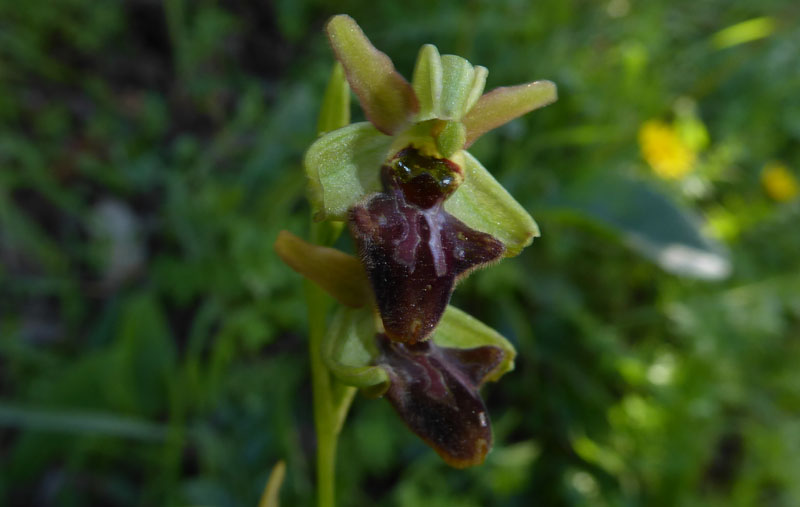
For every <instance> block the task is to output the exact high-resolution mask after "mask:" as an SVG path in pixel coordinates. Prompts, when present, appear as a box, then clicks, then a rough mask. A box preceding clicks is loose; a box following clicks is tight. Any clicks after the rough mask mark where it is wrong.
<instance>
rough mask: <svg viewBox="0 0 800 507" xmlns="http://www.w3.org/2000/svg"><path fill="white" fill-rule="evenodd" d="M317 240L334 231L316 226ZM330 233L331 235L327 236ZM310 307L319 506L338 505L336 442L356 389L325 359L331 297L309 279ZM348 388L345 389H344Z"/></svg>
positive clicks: (323, 240)
mask: <svg viewBox="0 0 800 507" xmlns="http://www.w3.org/2000/svg"><path fill="white" fill-rule="evenodd" d="M311 229H312V230H311V239H312V241H313V242H314V243H322V244H326V243H330V242H332V239H331V237H332V236H335V234H334V235H331V234H330V231H322V230H320V229H321V227H320V226H318V225H316V224H315V225H312V228H311ZM326 232H328V233H329V234H327V236H328V237H325V236H326V234H325V233H326ZM305 293H306V304H307V306H308V330H309V357H310V359H311V385H312V391H313V398H314V427H315V429H316V433H317V499H318V505H319V507H334V505H335V503H336V502H335V489H334V484H335V477H336V445H337V441H338V438H339V431H340V430H341V427H342V423H343V421H344V418H345V417H346V416H347V411H348V410H349V408H350V403H351V401H352V399H353V394H354V392H355V389H354V388H345V386H342V385H340V384H339V383H338V382H337V381H336V380H335V379H334V378H332V377H331V374H330V372H329V371H328V368H327V366H325V362H324V361H323V359H322V340H323V339H324V336H325V328H326V317H327V313H328V307H329V306H330V303H331V301H330V298H329V297H328V296H327V295H326V294H325V293H324V292H323V291H322V289H320V288H319V287H317V286H316V285H314V284H313V283H311V282H309V281H306V282H305ZM343 388H345V389H343Z"/></svg>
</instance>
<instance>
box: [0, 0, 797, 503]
mask: <svg viewBox="0 0 800 507" xmlns="http://www.w3.org/2000/svg"><path fill="white" fill-rule="evenodd" d="M339 12H345V13H349V14H351V15H352V16H353V17H355V18H356V20H357V21H358V22H359V23H360V24H361V26H362V27H363V29H364V31H365V32H366V33H367V34H368V36H369V37H370V38H371V39H372V41H373V42H374V43H375V45H376V46H377V47H379V48H381V49H382V50H384V51H385V52H386V53H388V54H389V55H390V56H391V57H392V58H393V59H394V61H395V64H396V65H397V67H398V70H400V72H401V73H403V74H404V75H406V76H408V77H410V74H411V71H412V67H413V62H414V60H415V58H416V54H417V50H418V48H419V47H420V46H421V45H422V44H424V43H429V42H430V43H434V44H436V45H437V46H438V47H439V49H440V51H441V52H442V53H453V54H458V55H462V56H464V57H467V58H468V59H469V60H470V61H472V62H473V63H475V64H479V65H484V66H486V67H488V68H489V78H488V83H487V89H491V88H493V87H495V86H501V85H508V84H516V83H521V82H526V81H530V80H533V79H551V80H553V81H555V82H556V83H557V84H558V86H559V93H560V99H559V101H558V102H557V103H556V104H554V105H551V106H549V107H547V108H545V109H543V110H540V111H537V112H534V113H532V114H530V115H528V116H526V117H524V118H523V119H520V120H517V121H514V122H512V123H510V124H508V125H506V126H504V127H502V128H500V129H498V130H496V131H493V132H492V133H490V134H488V135H486V136H485V137H484V138H482V139H481V140H480V141H479V142H478V143H476V145H475V146H474V147H473V149H472V150H471V151H472V153H473V154H475V155H476V156H477V157H478V158H479V159H480V160H481V161H482V162H483V163H484V165H486V167H488V168H489V169H490V170H491V171H492V172H493V173H494V174H495V176H496V177H497V178H498V179H499V180H500V181H501V182H502V183H503V184H505V185H506V186H507V188H508V189H509V190H510V191H511V193H512V194H513V195H514V196H515V197H516V198H517V199H518V200H519V201H520V202H521V203H522V204H523V205H524V206H525V207H526V208H527V209H529V210H530V211H531V213H532V215H533V216H534V217H535V218H536V219H537V221H538V222H539V225H540V226H541V228H542V232H543V235H542V237H541V238H540V239H537V240H536V241H535V242H534V244H533V245H532V246H531V247H530V248H528V249H527V250H526V251H525V252H524V253H523V254H522V255H520V256H519V257H517V258H514V259H511V260H507V261H504V262H502V263H501V264H499V265H497V266H494V267H492V268H490V269H487V270H485V271H482V272H480V273H477V274H475V275H473V276H472V277H470V278H469V280H467V281H466V282H464V283H463V284H462V285H461V286H460V287H459V288H458V289H457V291H456V295H455V298H454V304H455V305H456V306H459V307H461V308H463V309H465V310H467V311H469V312H470V313H472V314H474V315H475V316H476V317H478V318H480V319H481V320H483V321H484V322H486V323H488V324H489V325H491V326H493V327H495V328H496V329H498V330H500V331H501V332H502V333H503V334H504V335H505V336H507V337H508V338H509V339H510V340H512V341H513V342H514V343H515V345H516V346H517V348H518V350H519V353H520V355H519V358H518V361H517V369H516V370H515V371H514V372H512V373H510V374H508V375H507V376H506V377H505V378H503V379H502V381H501V382H499V383H497V384H492V385H489V386H487V387H486V388H485V390H484V395H485V398H486V400H487V404H488V406H489V409H490V412H491V415H492V418H493V422H494V425H495V426H494V428H495V435H496V445H495V449H494V451H493V453H492V454H491V455H490V456H489V458H488V460H487V462H486V463H485V464H484V465H483V466H481V467H478V468H474V469H470V470H466V471H457V470H452V469H449V468H447V467H446V466H445V465H444V464H443V463H442V462H441V460H440V459H439V458H438V457H437V456H436V455H435V454H434V453H433V452H432V451H431V450H430V449H429V448H427V447H426V446H425V445H424V444H423V443H422V442H421V441H419V440H418V439H417V438H416V437H414V436H413V435H412V434H411V433H410V432H409V431H407V430H406V429H405V428H404V427H403V425H402V423H401V422H400V421H399V419H397V418H396V417H395V415H394V413H393V412H392V410H391V407H390V406H389V404H388V403H387V402H386V401H384V400H367V399H363V398H359V399H357V400H356V402H355V404H354V407H353V411H352V413H351V416H350V419H349V420H348V423H347V425H346V427H345V429H344V432H343V435H342V439H341V446H340V454H339V470H338V471H339V474H338V480H337V483H338V488H339V489H338V492H337V493H338V497H339V501H340V504H341V505H342V506H362V505H364V506H365V505H389V506H418V505H425V506H434V505H435V506H483V505H508V506H528V505H532V504H537V505H592V506H593V505H598V506H603V505H614V506H617V505H619V506H638V505H648V506H651V505H655V506H660V505H664V506H668V505H703V506H708V505H711V506H714V505H719V506H722V505H725V506H728V505H737V506H738V505H741V506H744V505H748V506H749V505H767V506H784V505H785V506H796V505H800V480H798V479H799V478H800V367H798V365H800V290H798V288H800V255H798V253H800V232H798V225H800V199H798V197H797V194H798V189H797V175H798V170H799V169H800V64H799V63H798V55H800V4H798V3H797V2H796V1H795V0H764V1H762V2H752V1H750V0H703V1H688V0H686V1H667V0H662V1H655V0H653V1H647V2H644V1H634V0H610V1H597V2H593V1H578V0H571V1H570V0H542V1H538V2H526V1H523V0H503V1H478V0H474V1H456V0H451V1H443V2H428V1H422V0H404V1H403V2H361V1H358V2H357V1H345V2H332V1H323V0H274V1H272V2H270V1H258V2H256V1H252V2H251V1H246V0H224V1H223V0H220V1H209V0H194V1H189V0H166V1H164V2H160V1H156V0H124V1H123V0H120V1H98V0H59V1H53V0H28V1H26V2H14V1H12V0H1V1H0V504H2V505H37V506H38V505H41V506H49V505H59V506H61V505H63V506H73V505H74V506H77V505H120V506H127V505H142V506H145V505H147V506H149V505H215V506H250V505H255V504H256V503H257V501H258V498H259V496H260V494H261V491H262V489H263V487H264V484H265V481H266V479H267V477H268V474H269V470H270V469H271V467H272V466H273V465H274V464H275V463H276V462H277V461H278V460H279V459H284V460H286V462H287V465H288V470H287V478H286V481H285V483H284V485H283V489H282V493H281V494H282V500H283V502H284V503H285V504H286V505H311V504H312V502H313V498H314V492H313V487H314V486H313V485H314V478H313V473H314V468H313V461H314V454H313V452H314V434H313V423H312V416H311V393H310V381H309V372H308V360H307V350H306V339H305V334H306V329H307V323H306V321H305V317H304V315H305V309H304V306H303V299H302V283H301V278H300V277H299V276H298V275H296V274H295V273H293V272H292V271H291V270H289V269H288V268H287V267H286V266H284V265H283V264H282V263H281V262H280V261H279V260H278V258H277V257H276V256H275V255H274V253H273V250H272V243H273V241H274V239H275V236H276V234H277V232H278V231H279V230H280V229H289V230H291V231H293V232H295V233H297V234H300V235H304V234H305V233H306V231H307V228H308V214H309V210H308V205H307V203H306V201H305V198H304V176H303V173H302V169H301V166H300V161H301V158H302V154H303V151H304V150H305V148H306V147H307V146H308V145H309V144H310V143H311V142H312V141H313V139H314V137H315V124H316V114H317V110H318V107H319V104H320V101H321V97H322V91H323V89H324V86H325V82H326V80H327V76H328V73H329V71H330V68H331V64H332V61H333V59H332V55H331V52H330V50H329V48H328V47H327V44H326V41H325V39H324V37H323V35H322V32H321V28H322V26H323V24H324V22H325V20H326V19H327V18H328V17H329V16H330V15H332V14H335V13H339ZM354 118H355V119H356V120H357V119H359V118H363V115H362V114H361V113H360V111H358V108H357V106H354Z"/></svg>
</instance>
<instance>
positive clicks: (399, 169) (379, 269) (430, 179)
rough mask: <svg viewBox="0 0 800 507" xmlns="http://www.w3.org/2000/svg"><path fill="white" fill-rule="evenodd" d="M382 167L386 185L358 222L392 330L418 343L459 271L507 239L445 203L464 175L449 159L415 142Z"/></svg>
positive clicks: (356, 213) (353, 222)
mask: <svg viewBox="0 0 800 507" xmlns="http://www.w3.org/2000/svg"><path fill="white" fill-rule="evenodd" d="M381 170H382V177H383V184H384V191H383V192H382V193H380V194H376V195H374V196H373V197H372V198H370V199H369V200H367V201H366V202H365V203H363V204H360V205H356V206H354V207H353V208H352V209H351V210H350V219H349V222H350V230H351V232H352V234H353V236H354V238H355V240H356V243H357V245H358V250H359V254H360V256H361V259H362V262H363V263H364V266H365V268H366V271H367V275H368V276H369V279H370V283H371V285H372V289H373V291H374V293H375V299H376V301H377V304H378V311H379V312H380V315H381V319H382V321H383V325H384V329H385V331H386V334H387V335H388V336H389V338H391V339H392V340H397V341H402V342H408V343H416V342H418V341H420V340H424V339H425V338H427V337H428V336H429V335H430V333H431V332H432V331H433V330H434V328H435V327H436V325H437V324H438V322H439V319H440V318H441V316H442V314H443V312H444V310H445V308H446V307H447V304H448V302H449V301H450V296H451V294H452V292H453V288H454V285H455V282H456V280H457V279H458V277H459V276H461V275H463V274H465V273H466V272H468V271H470V270H472V269H475V268H477V267H479V266H481V265H484V264H487V263H489V262H492V261H494V260H496V259H498V258H500V256H502V254H503V251H504V249H505V247H504V245H503V244H502V243H501V242H500V241H498V240H496V239H495V238H494V237H492V236H491V235H489V234H485V233H482V232H479V231H476V230H474V229H471V228H469V227H468V226H467V225H466V224H464V223H463V222H461V221H460V220H458V219H457V218H455V217H454V216H452V215H450V214H449V213H447V212H446V211H445V210H444V208H443V203H444V200H445V199H446V198H447V197H449V196H450V195H451V194H452V193H453V192H454V191H455V189H456V186H457V184H458V181H460V169H459V168H458V166H456V165H455V164H453V163H452V162H450V161H449V160H444V159H437V158H433V157H426V156H423V155H421V154H420V153H419V152H418V151H417V150H416V149H414V148H407V149H405V150H402V151H401V152H399V153H398V154H397V155H396V156H395V157H394V158H393V159H392V160H390V161H389V163H387V164H386V165H384V166H383V167H382V169H381Z"/></svg>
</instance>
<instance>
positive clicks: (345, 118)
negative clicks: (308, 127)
mask: <svg viewBox="0 0 800 507" xmlns="http://www.w3.org/2000/svg"><path fill="white" fill-rule="evenodd" d="M348 123H350V86H348V85H347V79H345V77H344V68H343V67H342V64H341V63H339V62H336V64H335V65H334V66H333V71H332V72H331V77H330V79H329V80H328V86H327V88H325V95H324V96H323V97H322V107H321V108H320V111H319V119H318V120H317V134H325V133H327V132H331V131H334V130H336V129H339V128H342V127H344V126H345V125H347V124H348Z"/></svg>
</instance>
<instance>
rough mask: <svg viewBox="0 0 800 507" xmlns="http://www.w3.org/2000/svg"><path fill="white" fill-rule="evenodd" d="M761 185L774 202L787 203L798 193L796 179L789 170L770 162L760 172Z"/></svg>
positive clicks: (777, 163)
mask: <svg viewBox="0 0 800 507" xmlns="http://www.w3.org/2000/svg"><path fill="white" fill-rule="evenodd" d="M761 184H762V185H764V190H765V191H766V192H767V195H768V196H770V197H771V198H772V199H774V200H776V201H788V200H790V199H792V198H794V197H795V196H797V194H798V192H799V191H800V190H798V184H797V179H796V178H795V177H794V175H793V174H792V173H791V172H790V171H789V169H788V168H787V167H786V166H785V165H783V164H781V163H780V162H772V163H769V164H767V165H765V166H764V169H763V170H762V171H761Z"/></svg>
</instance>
